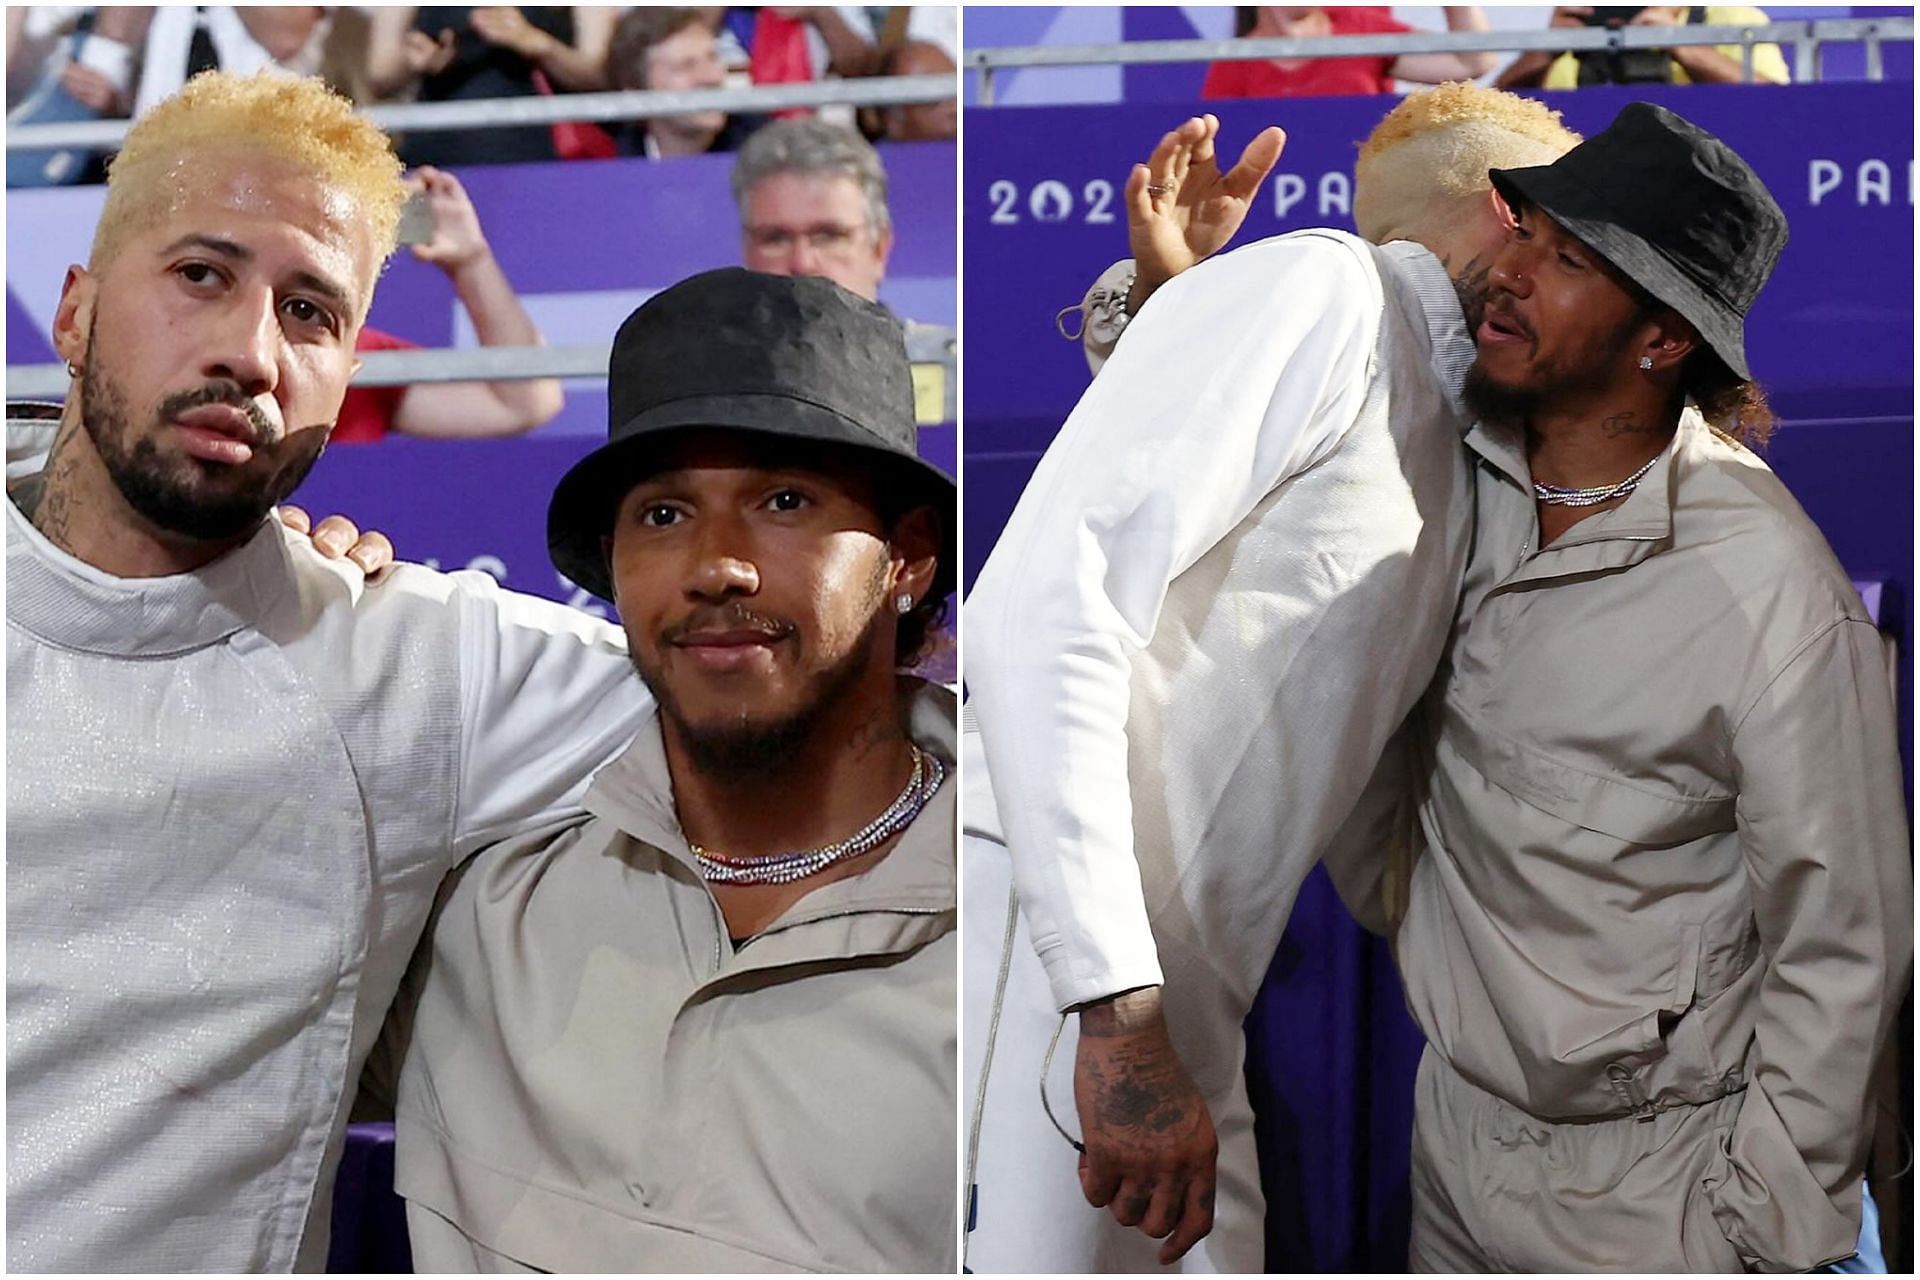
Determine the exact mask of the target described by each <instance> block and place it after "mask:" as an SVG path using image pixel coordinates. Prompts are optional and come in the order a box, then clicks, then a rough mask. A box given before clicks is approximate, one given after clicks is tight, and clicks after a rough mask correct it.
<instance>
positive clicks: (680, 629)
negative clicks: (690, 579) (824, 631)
mask: <svg viewBox="0 0 1920 1280" xmlns="http://www.w3.org/2000/svg"><path fill="white" fill-rule="evenodd" d="M798 629H799V628H797V627H795V626H794V624H793V623H792V622H790V621H788V620H787V619H785V618H776V617H773V616H772V615H770V614H764V613H756V612H754V611H753V610H752V609H749V608H747V607H746V606H745V605H743V604H728V605H714V606H710V607H707V608H703V609H696V610H694V611H693V612H692V613H690V614H688V615H687V616H686V617H684V618H682V619H681V620H680V621H678V622H676V623H674V624H673V625H672V626H670V627H667V628H665V629H664V630H663V631H661V632H660V639H661V640H662V641H663V642H664V643H666V644H679V643H680V642H682V641H684V640H685V639H687V638H688V637H689V636H694V635H700V634H703V633H708V632H715V631H759V632H762V633H764V634H765V635H766V636H767V637H768V638H769V639H772V640H782V639H785V638H786V637H787V636H790V635H792V634H793V633H794V632H795V631H797V630H798Z"/></svg>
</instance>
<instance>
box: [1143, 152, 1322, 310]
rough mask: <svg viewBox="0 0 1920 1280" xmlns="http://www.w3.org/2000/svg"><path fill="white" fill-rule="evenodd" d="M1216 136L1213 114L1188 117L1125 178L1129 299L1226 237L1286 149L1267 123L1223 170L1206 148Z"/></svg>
mask: <svg viewBox="0 0 1920 1280" xmlns="http://www.w3.org/2000/svg"><path fill="white" fill-rule="evenodd" d="M1219 131H1220V121H1219V119H1218V118H1217V117H1215V116H1212V115H1206V116H1195V117H1193V118H1192V119H1190V120H1188V121H1186V122H1185V123H1184V124H1182V125H1181V126H1180V127H1179V128H1177V129H1174V130H1173V131H1171V132H1169V133H1167V134H1165V135H1163V136H1162V137H1161V139H1160V142H1159V145H1158V146H1156V147H1154V149H1153V154H1152V155H1151V156H1150V157H1148V160H1147V163H1145V164H1137V165H1135V166H1134V167H1133V173H1132V174H1131V175H1130V176H1129V177H1128V179H1127V240H1128V243H1129V245H1130V247H1131V248H1132V250H1133V258H1134V270H1135V272H1136V276H1135V301H1136V302H1143V301H1145V298H1146V295H1147V294H1150V293H1151V292H1152V291H1153V290H1154V289H1157V288H1159V287H1160V286H1161V285H1163V284H1165V283H1166V282H1167V281H1168V280H1171V279H1172V278H1173V277H1175V276H1177V275H1179V274H1180V273H1181V272H1182V271H1185V270H1186V269H1187V268H1188V267H1191V266H1193V265H1194V264H1196V263H1198V262H1200V261H1202V260H1204V259H1205V258H1207V257H1208V256H1210V255H1211V254H1213V253H1215V252H1217V251H1218V250H1219V249H1221V248H1223V247H1224V246H1225V245H1226V243H1227V241H1229V240H1231V239H1232V238H1233V234H1234V232H1236V231H1238V230H1239V229H1240V224H1241V223H1243V222H1245V221H1246V219H1247V211H1248V210H1249V209H1251V208H1252V207H1253V198H1254V196H1255V195H1256V194H1258V192H1259V190H1260V184H1261V183H1263V182H1265V181H1266V179H1267V175H1268V174H1270V173H1272V172H1273V167H1274V165H1276V164H1278V163H1279V162H1280V153H1281V151H1282V150H1284V149H1285V147H1286V145H1287V135H1286V134H1285V133H1284V132H1283V131H1282V130H1280V129H1279V128H1278V127H1277V126H1268V127H1267V128H1265V129H1263V130H1261V131H1260V133H1259V134H1257V135H1256V136H1255V137H1254V139H1253V141H1251V142H1249V143H1248V144H1247V147H1246V150H1244V151H1242V152H1241V153H1240V160H1239V163H1237V164H1235V165H1234V166H1233V168H1231V169H1229V170H1227V171H1226V172H1225V173H1222V172H1220V165H1219V163H1218V161H1217V159H1216V158H1215V154H1214V145H1213V144H1214V136H1215V135H1216V134H1218V133H1219Z"/></svg>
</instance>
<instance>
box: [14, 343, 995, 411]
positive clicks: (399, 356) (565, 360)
mask: <svg viewBox="0 0 1920 1280" xmlns="http://www.w3.org/2000/svg"><path fill="white" fill-rule="evenodd" d="M612 350H613V349H612V347H611V346H610V345H609V344H605V343H586V344H582V345H577V346H563V347H467V348H461V349H457V350H453V349H448V350H422V351H369V352H366V353H365V354H363V355H362V356H361V357H360V359H361V361H362V362H363V363H362V367H361V369H360V372H359V373H358V374H357V375H355V377H354V379H353V385H354V386H356V387H399V386H413V385H415V384H421V383H434V382H520V381H525V380H527V379H530V378H597V379H605V378H606V376H607V359H608V357H609V355H610V354H611V353H612ZM955 353H956V342H955V335H954V331H953V330H951V329H948V328H944V327H942V326H939V325H920V324H915V325H909V326H908V327H907V358H908V359H909V360H910V361H912V362H913V363H914V364H916V365H921V366H928V365H937V366H939V367H940V368H942V369H943V370H944V372H945V381H944V385H943V387H942V397H943V399H944V401H945V405H944V408H945V416H944V417H943V418H941V419H940V421H944V422H952V421H953V420H954V409H955V387H956V384H957V379H956V377H955ZM69 382H70V379H69V377H68V375H67V370H66V366H65V365H59V364H19V365H8V366H7V384H6V398H7V399H9V400H50V401H51V400H64V399H66V397H67V387H68V384H69ZM923 425H925V424H923Z"/></svg>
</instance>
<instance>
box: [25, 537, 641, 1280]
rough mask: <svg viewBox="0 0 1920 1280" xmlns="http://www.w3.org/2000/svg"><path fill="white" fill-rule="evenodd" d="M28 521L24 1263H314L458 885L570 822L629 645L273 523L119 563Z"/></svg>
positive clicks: (569, 617)
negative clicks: (422, 945) (376, 1066)
mask: <svg viewBox="0 0 1920 1280" xmlns="http://www.w3.org/2000/svg"><path fill="white" fill-rule="evenodd" d="M6 508H7V512H6V520H7V580H6V610H7V659H6V660H7V716H6V720H7V725H6V730H7V757H6V759H7V856H6V863H7V867H6V874H7V1264H8V1267H9V1269H11V1270H19V1271H25V1270H51V1271H129V1270H133V1271H177V1270H211V1271H229V1272H242V1271H286V1270H290V1269H303V1270H315V1271H317V1270H320V1269H321V1268H322V1267H323V1266H324V1264H325V1261H326V1248H327V1230H326V1224H327V1220H328V1215H329V1213H330V1211H331V1207H332V1205H331V1200H332V1194H331V1190H332V1184H333V1176H334V1171H335V1168H336V1166H337V1164H338V1160H339V1154H340V1150H341V1147H342V1143H343V1140H344V1134H345V1128H346V1123H347V1111H348V1105H349V1103H350V1101H351V1099H352V1094H353V1082H354V1081H355V1080H356V1078H357V1076H358V1074H359V1070H360V1064H361V1062H362V1061H363V1060H364V1059H365V1057H366V1055H367V1052H368V1050H369V1048H370V1047H371V1045H372V1044H373V1041H374V1038H375V1036H376V1035H377V1033H378V1031H379V1028H380V1025H381V1020H382V1018H383V1016H384V1014H385V1012H386V1009H387V1005H388V1002H389V1000H390V999H391V998H392V996H393V993H394V991H395V989H396V987H397V986H398V984H399V980H400V977H401V974H402V973H403V972H404V970H405V968H406V964H407V961H408V958H409V956H410V955H411V953H412V951H413V947H414V944H415V942H416V940H417V939H418V938H419V936H420V932H421V929H422V928H423V926H424V924H425V922H426V918H427V913H428V911H429V909H430V908H431V906H432V903H433V899H434V894H435V892H436V890H437V888H438V886H439V884H440V880H441V878H442V876H443V875H444V874H445V873H446V872H447V870H448V869H449V868H450V867H451V866H453V865H454V862H455V861H456V860H457V859H458V858H460V857H462V856H464V855H465V854H467V853H470V852H472V851H473V850H474V849H475V848H477V847H479V846H480V845H482V844H484V843H487V842H489V841H493V840H498V839H501V838H503V837H505V836H507V835H511V834H513V833H514V832H516V831H519V830H521V829H523V828H524V827H525V826H527V825H530V824H539V823H546V822H551V821H552V820H553V819H554V818H555V817H558V816H560V815H563V814H566V813H569V812H578V806H579V803H580V798H581V792H582V791H583V789H584V782H585V779H586V778H587V777H588V776H589V775H590V774H591V773H592V771H593V770H594V769H595V768H596V767H597V766H598V765H599V764H600V763H602V762H603V761H605V760H607V759H609V758H611V757H612V756H613V755H614V754H615V753H616V752H617V751H618V750H619V748H620V747H621V745H623V744H624V742H625V741H626V740H627V739H628V738H629V737H630V736H631V734H632V732H633V726H634V725H635V724H636V723H637V722H638V721H639V719H640V717H641V715H642V713H643V712H644V710H645V708H646V707H647V705H648V703H647V700H646V698H645V695H644V691H643V690H642V688H641V686H640V685H639V683H638V681H636V680H634V679H633V676H632V672H631V668H630V667H629V666H628V664H627V661H626V657H625V652H624V645H623V644H622V643H621V637H620V635H619V632H618V630H617V629H614V628H611V627H608V626H607V625H606V624H604V623H599V622H596V621H594V620H593V619H591V618H588V617H586V616H585V615H583V614H580V613H578V612H576V611H573V610H569V609H566V608H564V607H562V606H560V605H556V604H552V603H550V602H547V601H543V600H533V599H531V598H528V597H522V596H516V595H513V594H512V593H509V592H504V591H501V590H499V589H498V588H497V587H496V586H495V585H494V584H493V582H492V580H491V579H489V578H486V577H485V576H484V575H481V574H451V575H448V574H438V573H433V572H430V571H428V570H425V569H421V568H419V567H417V566H402V567H397V568H396V569H395V570H394V571H393V573H392V576H391V578H390V580H388V581H385V582H382V583H380V584H377V585H375V586H371V587H366V588H364V589H363V588H362V586H361V584H360V581H359V576H360V575H359V571H358V570H356V569H352V568H348V567H342V566H339V565H336V564H333V563H330V562H327V561H325V560H322V559H321V558H320V556H319V555H318V554H317V553H315V552H314V551H313V549H312V548H311V546H310V545H308V544H307V539H305V538H304V537H301V536H298V535H292V534H290V533H287V532H286V531H284V530H282V529H281V528H280V527H279V526H278V525H277V524H265V525H263V526H262V527H261V529H260V531H259V532H258V533H257V534H255V536H254V537H253V538H252V539H251V540H250V541H249V542H247V543H246V544H245V545H244V546H242V547H240V548H239V549H238V550H236V551H234V552H232V553H230V554H228V555H226V556H223V557H221V558H220V559H219V560H217V561H215V562H214V563H212V564H210V565H208V566H207V567H205V568H204V569H202V570H199V571H197V572H195V573H191V574H183V575H178V576H174V577H167V578H154V579H141V580H129V579H117V578H112V577H109V576H108V575H106V574H103V573H100V572H99V571H98V570H95V569H93V568H91V567H90V566H87V565H85V564H82V563H80V562H79V561H77V560H74V559H73V558H72V557H70V556H67V555H66V554H64V553H63V552H61V551H60V550H58V549H57V548H55V547H53V546H52V545H51V544H49V543H48V542H47V541H46V540H45V539H44V538H42V537H41V536H40V534H39V533H38V532H37V531H36V530H35V529H34V528H33V527H32V526H31V525H30V524H29V523H28V522H27V521H26V520H25V519H24V518H23V517H22V516H21V515H20V513H19V511H18V510H17V509H16V508H15V507H14V506H13V504H12V503H11V502H8V503H7V504H6Z"/></svg>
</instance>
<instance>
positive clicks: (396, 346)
mask: <svg viewBox="0 0 1920 1280" xmlns="http://www.w3.org/2000/svg"><path fill="white" fill-rule="evenodd" d="M353 349H354V350H355V351H417V350H419V349H420V347H419V344H418V343H415V342H408V341H407V340H406V339H405V338H396V337H394V336H393V335H392V334H390V333H382V332H380V330H378V329H375V328H372V327H370V326H368V327H363V328H362V329H361V330H360V338H359V340H358V341H357V342H355V343H354V344H353ZM406 394H407V389H406V388H405V387H348V388H347V398H346V399H345V400H343V401H341V402H340V420H339V421H338V422H336V423H335V424H334V427H333V434H332V435H331V436H328V437H327V442H328V443H329V444H366V443H368V442H369V441H373V440H378V439H380V438H381V437H382V436H384V435H386V434H387V433H388V432H389V431H392V430H393V417H394V415H395V414H397V413H399V412H400V399H401V397H403V396H405V395H406Z"/></svg>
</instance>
